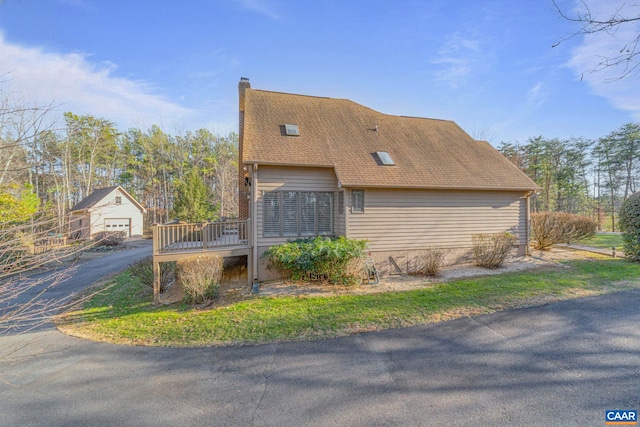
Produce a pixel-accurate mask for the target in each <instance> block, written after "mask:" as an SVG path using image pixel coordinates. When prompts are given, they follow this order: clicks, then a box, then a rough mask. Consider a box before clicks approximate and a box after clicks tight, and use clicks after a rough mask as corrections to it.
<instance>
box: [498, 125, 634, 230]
mask: <svg viewBox="0 0 640 427" xmlns="http://www.w3.org/2000/svg"><path fill="white" fill-rule="evenodd" d="M498 149H499V150H500V152H501V153H502V154H503V155H504V156H506V157H507V158H508V159H509V160H511V162H513V164H515V165H516V166H517V167H518V168H520V169H521V170H522V171H524V172H525V173H526V174H527V175H528V176H529V177H530V178H531V179H533V180H534V181H535V182H536V184H538V185H539V186H540V187H541V191H540V192H539V193H538V194H536V195H535V196H533V197H532V199H531V210H532V212H545V211H549V212H568V213H573V214H580V215H584V216H588V217H590V218H593V219H594V220H596V221H597V222H598V228H599V230H604V231H618V230H619V227H618V220H617V212H618V210H619V209H620V206H621V205H622V202H623V201H624V200H626V199H627V197H629V196H630V195H631V194H633V193H634V192H636V191H638V184H639V183H640V123H626V124H624V125H622V126H620V127H619V128H618V129H615V130H613V131H611V132H610V133H609V134H608V135H605V136H602V137H601V138H598V139H594V140H590V139H584V138H571V139H558V138H545V137H542V136H537V137H532V138H529V139H528V140H527V141H526V143H524V144H519V143H511V142H508V143H504V142H503V143H501V144H500V145H499V146H498Z"/></svg>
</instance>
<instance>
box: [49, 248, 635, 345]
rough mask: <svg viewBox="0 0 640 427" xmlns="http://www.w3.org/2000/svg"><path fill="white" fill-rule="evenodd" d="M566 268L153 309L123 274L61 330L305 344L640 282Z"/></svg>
mask: <svg viewBox="0 0 640 427" xmlns="http://www.w3.org/2000/svg"><path fill="white" fill-rule="evenodd" d="M564 264H565V268H561V267H557V268H549V269H548V270H547V271H545V272H544V274H540V272H539V271H530V272H519V273H508V274H503V275H497V276H486V277H479V278H473V279H466V280H456V281H452V282H448V283H441V284H436V285H433V286H430V287H427V288H422V289H419V290H413V291H405V292H388V293H378V294H364V295H339V296H286V297H255V298H251V299H248V300H244V301H240V302H237V303H234V304H231V305H227V306H222V307H216V308H213V309H206V310H198V309H191V308H190V307H188V306H185V305H177V306H163V307H154V306H153V305H152V304H151V300H152V295H151V290H150V289H149V288H148V287H145V286H144V285H141V284H140V283H139V282H138V281H137V280H136V279H133V278H132V277H131V276H129V274H128V273H123V274H120V275H119V276H117V277H116V278H115V279H114V281H112V282H110V283H109V284H108V285H107V287H106V288H104V289H102V290H101V291H99V292H97V293H95V294H94V295H93V296H92V297H91V298H90V299H89V300H88V301H87V302H86V303H85V304H84V308H83V309H82V310H79V311H76V312H73V313H70V314H68V315H66V316H65V317H63V318H61V319H59V321H58V326H59V328H60V329H61V330H63V331H64V332H67V333H69V334H71V335H76V336H81V337H85V338H90V339H95V340H100V341H108V342H113V343H120V344H133V345H155V346H208V345H219V344H225V345H228V344H239V343H263V342H269V341H282V340H308V339H318V338H327V337H336V336H343V335H348V334H352V333H357V332H364V331H373V330H380V329H388V328H397V327H404V326H412V325H419V324H425V323H433V322H439V321H443V320H449V319H454V318H458V317H462V316H468V315H477V314H482V313H490V312H494V311H498V310H504V309H507V308H513V307H522V306H531V305H540V304H544V303H548V302H552V301H558V300H563V299H570V298H577V297H581V296H588V295H598V294H603V293H608V292H614V291H618V290H626V289H635V288H640V263H630V262H628V261H624V260H620V259H605V258H604V257H602V258H595V259H586V260H572V261H567V262H565V263H564Z"/></svg>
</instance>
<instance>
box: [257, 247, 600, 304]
mask: <svg viewBox="0 0 640 427" xmlns="http://www.w3.org/2000/svg"><path fill="white" fill-rule="evenodd" d="M589 257H590V254H589V253H588V252H583V251H575V250H570V249H559V248H558V249H556V248H553V249H551V250H549V251H536V250H532V251H531V254H530V255H528V256H525V257H512V258H510V259H508V260H507V261H506V262H505V264H504V266H502V267H500V268H496V269H487V268H481V267H476V266H475V265H470V264H469V265H456V266H450V267H445V268H443V271H442V274H441V276H440V277H436V278H432V277H420V276H411V275H389V276H387V277H384V278H382V279H381V280H380V283H377V284H370V285H369V284H362V285H359V286H336V285H327V284H323V283H292V282H283V281H272V282H264V283H260V292H259V294H258V295H259V296H278V295H343V294H368V293H376V292H393V291H409V290H413V289H420V288H427V287H430V286H433V285H434V284H436V283H443V282H447V281H451V280H456V279H464V278H470V277H479V276H489V275H495V274H504V273H512V272H517V271H525V270H532V269H545V268H565V266H564V265H563V264H561V263H560V261H564V260H570V259H580V258H583V259H584V258H589Z"/></svg>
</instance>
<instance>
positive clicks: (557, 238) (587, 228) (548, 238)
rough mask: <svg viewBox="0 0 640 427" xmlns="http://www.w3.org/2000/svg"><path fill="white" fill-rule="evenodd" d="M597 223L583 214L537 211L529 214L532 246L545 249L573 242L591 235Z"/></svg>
mask: <svg viewBox="0 0 640 427" xmlns="http://www.w3.org/2000/svg"><path fill="white" fill-rule="evenodd" d="M597 227H598V224H597V223H596V222H595V221H594V220H592V219H590V218H587V217H585V216H580V215H574V214H569V213H565V212H538V213H534V214H532V215H531V239H532V240H533V247H534V248H536V249H540V250H547V249H549V248H551V247H552V246H553V245H555V244H558V243H573V242H576V241H579V240H582V239H586V238H589V237H592V236H593V235H594V234H595V232H596V229H597Z"/></svg>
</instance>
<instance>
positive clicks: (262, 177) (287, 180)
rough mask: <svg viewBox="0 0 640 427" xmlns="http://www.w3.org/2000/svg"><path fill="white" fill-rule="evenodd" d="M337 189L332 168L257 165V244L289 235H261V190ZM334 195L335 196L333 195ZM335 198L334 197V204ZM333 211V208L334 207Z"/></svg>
mask: <svg viewBox="0 0 640 427" xmlns="http://www.w3.org/2000/svg"><path fill="white" fill-rule="evenodd" d="M337 190H338V180H337V179H336V175H335V172H334V171H333V169H332V168H304V167H281V166H259V167H258V187H257V191H258V194H257V206H256V207H257V209H256V220H257V228H258V236H257V245H258V246H267V247H268V246H271V245H276V244H278V243H284V242H286V241H287V240H290V239H291V237H288V238H287V237H263V236H262V214H263V211H262V200H263V197H262V195H263V192H268V191H331V192H336V191H337ZM334 197H335V196H334ZM335 204H337V200H336V199H335V198H334V205H335ZM334 212H335V209H334ZM334 232H335V231H334Z"/></svg>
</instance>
